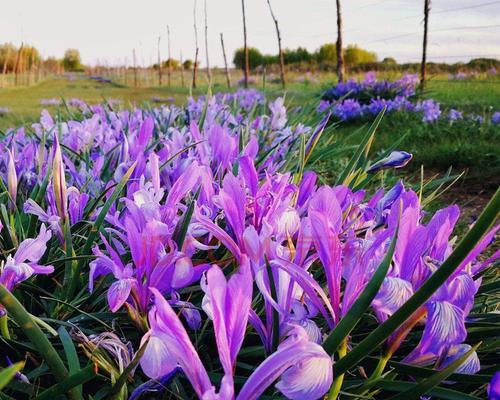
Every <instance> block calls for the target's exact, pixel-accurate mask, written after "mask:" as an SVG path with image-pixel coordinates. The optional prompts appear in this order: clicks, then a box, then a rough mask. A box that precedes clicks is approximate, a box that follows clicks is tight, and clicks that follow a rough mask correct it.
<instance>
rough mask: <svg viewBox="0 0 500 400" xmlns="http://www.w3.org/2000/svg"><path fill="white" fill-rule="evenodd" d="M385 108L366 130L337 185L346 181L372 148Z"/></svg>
mask: <svg viewBox="0 0 500 400" xmlns="http://www.w3.org/2000/svg"><path fill="white" fill-rule="evenodd" d="M384 112H385V108H384V109H383V110H382V111H381V112H380V113H379V114H378V115H377V118H375V121H373V123H372V125H371V126H370V128H369V129H368V132H366V134H365V136H364V137H363V139H362V140H361V143H360V144H359V146H358V149H357V150H356V152H355V153H354V154H353V156H352V157H351V159H350V160H349V163H348V164H347V166H346V167H345V169H344V171H343V172H342V174H340V176H339V177H338V179H337V181H336V182H335V184H336V185H341V184H342V183H344V182H345V181H346V180H347V179H348V177H349V176H350V175H351V174H352V172H353V171H354V170H355V168H356V165H358V162H359V160H360V159H361V157H362V156H363V154H365V155H366V154H368V151H369V149H370V144H371V143H372V141H373V137H374V136H375V132H376V130H377V128H378V126H379V124H380V121H381V120H382V117H383V116H384Z"/></svg>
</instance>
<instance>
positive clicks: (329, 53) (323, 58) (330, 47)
mask: <svg viewBox="0 0 500 400" xmlns="http://www.w3.org/2000/svg"><path fill="white" fill-rule="evenodd" d="M316 59H317V61H318V63H320V64H323V65H324V66H333V65H335V64H336V63H337V49H336V47H335V43H326V44H324V45H323V46H321V47H320V48H319V50H318V52H317V53H316Z"/></svg>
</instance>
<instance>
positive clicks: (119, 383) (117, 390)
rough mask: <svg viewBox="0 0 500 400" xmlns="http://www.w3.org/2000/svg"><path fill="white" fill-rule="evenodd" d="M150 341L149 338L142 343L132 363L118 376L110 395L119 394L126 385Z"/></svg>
mask: <svg viewBox="0 0 500 400" xmlns="http://www.w3.org/2000/svg"><path fill="white" fill-rule="evenodd" d="M148 343H149V339H147V340H146V341H145V342H144V343H143V344H142V346H141V348H140V349H139V350H138V351H137V353H135V356H134V358H133V359H132V361H131V362H130V364H129V365H127V367H126V368H125V369H124V370H123V372H122V373H121V375H120V377H119V378H118V380H117V381H116V383H115V384H114V386H113V389H112V390H111V394H110V397H112V396H117V395H118V394H119V393H120V391H121V390H122V387H123V385H125V383H127V379H128V377H129V376H130V374H131V373H132V371H133V370H134V368H135V367H136V366H137V364H139V361H141V358H142V355H143V354H144V352H145V351H146V347H147V346H148Z"/></svg>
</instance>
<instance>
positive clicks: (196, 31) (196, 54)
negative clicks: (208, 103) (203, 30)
mask: <svg viewBox="0 0 500 400" xmlns="http://www.w3.org/2000/svg"><path fill="white" fill-rule="evenodd" d="M193 19H194V44H195V49H196V51H195V54H194V65H193V85H192V86H193V89H196V76H197V72H198V52H199V48H198V27H197V25H196V0H194V7H193Z"/></svg>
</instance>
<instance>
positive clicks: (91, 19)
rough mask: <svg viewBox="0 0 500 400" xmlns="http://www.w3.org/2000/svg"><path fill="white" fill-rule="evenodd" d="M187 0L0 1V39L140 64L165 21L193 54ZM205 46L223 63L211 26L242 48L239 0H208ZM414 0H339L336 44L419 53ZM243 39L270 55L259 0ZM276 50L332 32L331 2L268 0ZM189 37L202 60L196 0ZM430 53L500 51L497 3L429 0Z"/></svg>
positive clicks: (177, 46) (180, 46)
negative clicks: (340, 26)
mask: <svg viewBox="0 0 500 400" xmlns="http://www.w3.org/2000/svg"><path fill="white" fill-rule="evenodd" d="M194 2H195V0H140V1H138V0H135V1H134V0H85V1H81V0H80V1H74V0H15V1H6V0H3V1H2V4H1V6H0V8H1V11H0V42H12V43H14V44H17V45H19V44H20V43H21V42H25V43H29V44H31V45H34V46H35V47H37V48H38V49H39V50H41V52H42V54H43V55H44V56H56V57H62V55H63V54H64V51H65V50H66V49H67V48H77V49H79V50H80V53H81V56H82V60H83V62H84V63H85V64H88V65H95V64H96V63H106V64H107V65H123V64H127V65H131V63H132V52H133V49H135V51H136V54H137V62H138V63H139V64H140V65H149V64H152V63H153V62H155V61H156V59H157V44H158V37H159V36H160V37H161V43H160V44H161V46H160V51H161V53H162V59H166V58H167V25H168V26H169V27H170V33H171V54H172V58H176V59H179V58H180V55H181V52H182V56H183V58H184V59H187V58H191V59H193V58H194V53H195V44H194V27H193V20H194V18H193V8H194ZM206 3H207V15H208V52H209V57H210V64H211V65H212V66H214V65H218V66H222V65H223V57H222V50H221V46H220V33H223V34H224V41H225V45H226V52H227V53H228V57H229V58H230V59H232V55H233V52H234V50H235V49H237V48H238V47H241V46H242V43H243V29H242V14H241V1H240V0H207V1H206ZM423 3H424V1H423V0H343V1H342V8H343V16H344V43H345V44H346V45H347V44H358V45H359V46H361V47H363V48H366V49H368V50H371V51H375V52H376V53H377V55H378V57H379V59H382V58H384V57H389V56H391V57H394V58H396V59H397V60H398V61H399V62H408V61H418V60H419V58H420V54H421V42H422V30H423V24H422V18H423ZM245 4H246V11H247V30H248V44H249V46H253V47H257V48H259V49H260V50H261V51H262V52H263V53H266V54H272V53H274V54H276V53H277V43H276V33H275V27H274V24H273V21H272V19H271V16H270V14H269V9H268V6H267V1H266V0H246V1H245ZM271 4H272V6H273V9H274V12H275V15H276V17H277V18H278V21H279V24H280V28H281V31H282V42H283V47H285V48H296V47H298V46H303V47H306V48H307V49H309V50H310V51H314V50H316V49H318V48H319V47H320V46H321V45H322V44H324V43H327V42H334V41H335V40H336V10H335V1H334V0H271ZM196 16H197V25H198V44H199V48H200V59H201V61H202V65H203V64H204V61H205V37H204V0H197V13H196ZM428 53H429V59H430V61H447V62H456V61H467V60H469V59H471V58H475V57H480V56H485V57H486V56H487V57H494V58H499V59H500V1H493V0H432V9H431V15H430V21H429V50H428Z"/></svg>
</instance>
